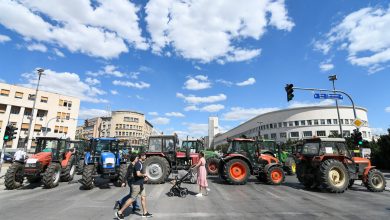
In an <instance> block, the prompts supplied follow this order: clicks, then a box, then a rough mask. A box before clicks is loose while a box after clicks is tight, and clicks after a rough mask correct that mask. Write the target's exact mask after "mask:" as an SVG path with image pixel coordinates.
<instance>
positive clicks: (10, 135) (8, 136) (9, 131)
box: [4, 125, 17, 141]
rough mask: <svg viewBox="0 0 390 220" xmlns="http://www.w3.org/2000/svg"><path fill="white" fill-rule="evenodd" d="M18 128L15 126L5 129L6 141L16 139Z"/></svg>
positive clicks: (8, 126)
mask: <svg viewBox="0 0 390 220" xmlns="http://www.w3.org/2000/svg"><path fill="white" fill-rule="evenodd" d="M16 129H17V128H15V127H14V126H12V125H7V127H6V128H5V133H4V141H10V140H12V139H15V137H14V135H15V134H16V131H15V130H16Z"/></svg>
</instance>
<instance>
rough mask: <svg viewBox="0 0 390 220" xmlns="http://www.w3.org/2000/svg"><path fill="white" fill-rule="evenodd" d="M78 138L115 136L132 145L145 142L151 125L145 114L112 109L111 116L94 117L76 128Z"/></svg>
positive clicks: (151, 127) (149, 133) (151, 129)
mask: <svg viewBox="0 0 390 220" xmlns="http://www.w3.org/2000/svg"><path fill="white" fill-rule="evenodd" d="M78 130H79V132H78V135H77V136H78V137H80V139H89V138H92V137H94V138H96V137H117V138H118V139H120V140H122V141H126V142H127V143H128V144H130V145H133V146H140V145H145V144H147V141H148V139H149V136H150V135H151V134H152V132H153V125H152V124H151V123H150V122H148V121H147V120H146V119H145V115H144V114H142V113H139V112H135V111H113V112H112V113H111V117H96V118H92V119H88V120H86V121H85V123H84V125H83V126H80V127H79V128H78Z"/></svg>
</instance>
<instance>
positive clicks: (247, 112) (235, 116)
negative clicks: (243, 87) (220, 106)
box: [223, 107, 279, 121]
mask: <svg viewBox="0 0 390 220" xmlns="http://www.w3.org/2000/svg"><path fill="white" fill-rule="evenodd" d="M276 110H279V109H278V108H242V107H233V108H231V109H230V111H229V112H227V113H225V114H223V119H224V120H227V121H246V120H249V119H251V118H254V117H256V116H258V115H261V114H264V113H267V112H271V111H276Z"/></svg>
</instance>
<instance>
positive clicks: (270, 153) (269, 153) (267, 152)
mask: <svg viewBox="0 0 390 220" xmlns="http://www.w3.org/2000/svg"><path fill="white" fill-rule="evenodd" d="M260 153H261V154H268V155H271V156H273V157H276V155H275V154H274V153H273V152H272V151H269V150H262V151H261V152H260Z"/></svg>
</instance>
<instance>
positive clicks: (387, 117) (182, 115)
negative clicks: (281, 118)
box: [0, 0, 390, 136]
mask: <svg viewBox="0 0 390 220" xmlns="http://www.w3.org/2000/svg"><path fill="white" fill-rule="evenodd" d="M242 2H243V1H227V0H215V1H212V2H210V1H206V0H199V1H178V0H150V1H126V0H115V1H101V0H95V1H89V0H77V1H76V0H72V1H70V0H69V1H59V0H58V1H54V0H51V1H34V0H23V1H11V0H4V1H1V3H0V11H1V12H2V13H0V51H1V52H0V65H1V67H2V70H1V73H0V80H1V81H5V82H7V83H12V84H20V85H25V86H29V87H34V85H35V83H36V80H35V78H34V77H35V75H34V70H35V69H36V68H37V67H42V68H44V69H46V75H45V76H44V78H43V79H42V86H41V89H45V90H49V91H55V92H60V93H65V94H69V95H74V96H78V97H80V98H81V100H82V102H81V109H80V118H86V117H93V116H99V115H105V114H106V113H105V111H106V110H107V109H112V110H123V109H128V110H136V111H140V112H143V113H145V115H146V117H147V119H148V120H150V121H151V122H152V123H153V124H154V125H155V126H156V127H157V128H158V129H159V130H161V131H165V132H166V133H171V132H178V133H179V134H181V135H183V136H184V135H187V134H189V135H191V136H201V135H205V134H206V132H207V118H208V116H211V115H213V116H214V115H217V116H219V118H220V125H221V129H222V130H227V129H230V128H233V127H235V126H236V125H238V124H239V123H241V122H243V121H245V120H247V119H249V118H251V117H254V116H256V115H258V114H261V113H264V112H267V111H272V110H276V109H282V108H288V107H296V106H306V105H318V104H321V105H326V104H332V102H330V101H329V100H325V101H322V102H318V101H317V100H314V99H313V94H312V93H310V92H299V91H296V92H295V97H294V101H293V102H290V103H287V101H286V94H285V91H284V85H285V84H286V83H293V84H294V85H295V86H300V87H317V88H330V87H331V84H330V82H329V81H328V78H327V77H328V75H330V74H337V76H338V78H339V79H338V80H337V82H336V87H337V88H339V89H341V90H345V91H347V92H348V93H350V94H351V95H352V96H353V97H354V100H355V102H356V104H357V105H358V106H363V107H366V108H367V109H368V111H369V115H368V116H369V121H370V125H371V127H372V128H373V129H374V131H375V132H377V133H381V132H384V131H385V129H387V128H388V127H390V87H389V86H388V84H389V82H390V75H389V64H390V28H389V27H390V5H389V3H388V2H387V1H363V0H361V1H356V0H344V1H336V0H330V1H326V3H325V2H320V1H309V0H306V1H303V0H299V1H282V0H279V1H274V0H272V1H271V0H263V1H261V0H248V1H245V4H243V3H242ZM343 104H349V102H348V101H347V100H344V101H343Z"/></svg>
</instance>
